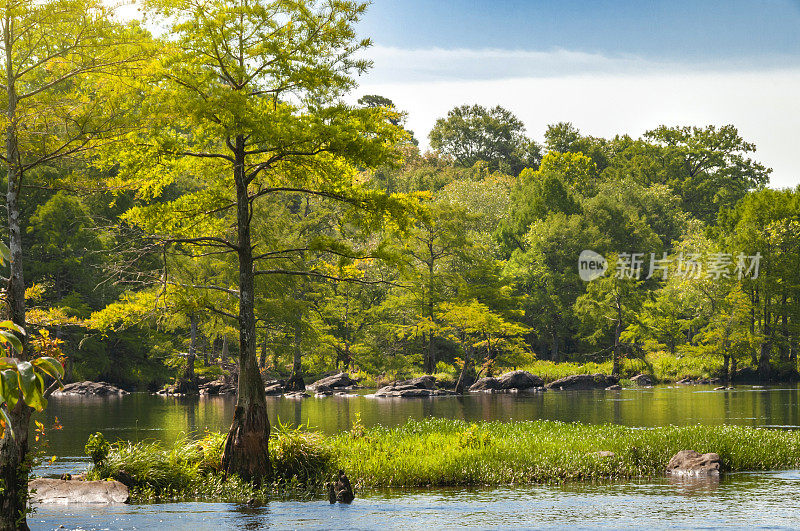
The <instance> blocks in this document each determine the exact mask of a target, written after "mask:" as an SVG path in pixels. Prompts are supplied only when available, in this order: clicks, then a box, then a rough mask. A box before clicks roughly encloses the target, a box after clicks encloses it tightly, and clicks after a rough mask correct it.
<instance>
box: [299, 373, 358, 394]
mask: <svg viewBox="0 0 800 531" xmlns="http://www.w3.org/2000/svg"><path fill="white" fill-rule="evenodd" d="M357 383H358V382H357V381H356V380H353V379H352V378H350V375H349V374H347V373H346V372H340V373H338V374H333V375H331V376H327V377H325V378H322V379H320V380H317V381H316V382H314V383H312V384H311V385H309V386H308V388H309V389H311V390H315V389H317V388H318V387H319V386H322V385H324V386H326V387H329V388H331V389H340V388H342V387H351V386H353V385H356V384H357Z"/></svg>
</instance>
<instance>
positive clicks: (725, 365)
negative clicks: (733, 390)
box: [722, 354, 731, 384]
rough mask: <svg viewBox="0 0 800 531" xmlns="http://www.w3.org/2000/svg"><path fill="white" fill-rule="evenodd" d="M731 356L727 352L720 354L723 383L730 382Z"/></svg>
mask: <svg viewBox="0 0 800 531" xmlns="http://www.w3.org/2000/svg"><path fill="white" fill-rule="evenodd" d="M730 363H731V357H730V356H729V355H728V354H723V355H722V373H723V376H724V377H725V383H726V384H730V383H731V370H730Z"/></svg>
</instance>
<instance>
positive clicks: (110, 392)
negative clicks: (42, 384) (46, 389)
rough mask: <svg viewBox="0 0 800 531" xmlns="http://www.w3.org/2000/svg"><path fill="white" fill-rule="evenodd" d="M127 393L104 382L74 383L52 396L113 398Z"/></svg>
mask: <svg viewBox="0 0 800 531" xmlns="http://www.w3.org/2000/svg"><path fill="white" fill-rule="evenodd" d="M127 394H129V393H128V391H126V390H125V389H120V388H119V387H117V386H115V385H111V384H110V383H106V382H89V381H86V382H75V383H71V384H67V385H65V386H64V388H63V389H60V390H58V391H56V392H55V393H53V396H114V395H127Z"/></svg>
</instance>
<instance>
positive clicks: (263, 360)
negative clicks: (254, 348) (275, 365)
mask: <svg viewBox="0 0 800 531" xmlns="http://www.w3.org/2000/svg"><path fill="white" fill-rule="evenodd" d="M268 340H269V334H267V332H266V331H265V332H264V342H263V343H261V356H260V357H259V358H258V366H259V367H260V368H262V369H263V368H264V367H266V365H267V341H268Z"/></svg>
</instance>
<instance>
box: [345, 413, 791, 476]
mask: <svg viewBox="0 0 800 531" xmlns="http://www.w3.org/2000/svg"><path fill="white" fill-rule="evenodd" d="M334 446H335V448H336V449H337V450H338V454H339V462H340V466H341V467H342V468H343V469H344V470H346V471H347V472H348V473H349V474H350V478H351V480H352V481H354V483H355V484H357V485H358V486H360V487H419V486H429V485H430V486H468V485H506V484H525V483H547V482H561V481H572V480H600V479H628V478H641V477H653V476H657V475H659V474H661V473H663V471H664V468H665V467H666V464H667V462H668V461H669V459H670V458H671V457H672V456H673V455H674V454H675V453H677V452H678V451H679V450H684V449H693V450H697V451H699V452H716V453H718V454H720V456H721V459H722V462H723V466H724V467H725V468H726V469H727V470H732V471H733V470H772V469H785V468H795V467H799V466H800V433H796V432H789V431H780V430H765V429H757V428H748V427H739V426H691V427H674V426H669V427H662V428H655V429H633V428H626V427H622V426H616V425H587V424H578V423H562V422H549V421H530V422H484V423H480V424H468V423H465V422H463V421H457V420H447V419H426V420H422V421H412V422H409V423H408V424H406V425H404V426H402V427H399V428H393V429H385V428H370V429H367V430H364V431H363V435H359V436H353V435H352V434H343V435H339V436H338V437H336V438H335V439H334ZM602 450H606V451H611V452H614V454H615V456H614V457H598V456H597V455H596V452H598V451H602Z"/></svg>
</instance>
